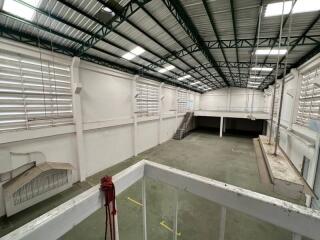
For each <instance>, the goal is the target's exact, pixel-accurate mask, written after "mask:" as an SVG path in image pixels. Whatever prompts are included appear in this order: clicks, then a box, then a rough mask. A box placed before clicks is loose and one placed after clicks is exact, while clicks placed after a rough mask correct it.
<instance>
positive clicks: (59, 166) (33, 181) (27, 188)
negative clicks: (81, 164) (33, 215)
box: [3, 162, 72, 216]
mask: <svg viewBox="0 0 320 240" xmlns="http://www.w3.org/2000/svg"><path fill="white" fill-rule="evenodd" d="M71 186H72V166H71V165H70V164H69V163H54V162H45V163H42V164H39V165H38V166H35V167H33V168H31V169H29V170H28V171H26V172H25V173H23V174H21V175H19V176H17V177H15V178H14V179H12V180H10V181H9V182H7V183H5V184H4V185H3V193H4V199H5V208H6V214H7V216H11V215H13V214H15V213H17V212H20V211H22V210H24V209H26V208H28V207H30V206H32V205H34V204H36V203H38V202H41V201H43V200H45V199H47V198H49V197H51V196H53V195H55V194H57V193H59V192H61V191H64V190H66V189H68V188H69V187H71Z"/></svg>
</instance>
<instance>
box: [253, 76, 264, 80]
mask: <svg viewBox="0 0 320 240" xmlns="http://www.w3.org/2000/svg"><path fill="white" fill-rule="evenodd" d="M250 78H251V79H263V78H264V77H262V76H250Z"/></svg>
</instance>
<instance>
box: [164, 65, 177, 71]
mask: <svg viewBox="0 0 320 240" xmlns="http://www.w3.org/2000/svg"><path fill="white" fill-rule="evenodd" d="M175 68H176V67H175V66H172V65H169V66H166V67H165V69H167V70H169V71H170V70H172V69H175Z"/></svg>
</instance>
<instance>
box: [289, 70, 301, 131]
mask: <svg viewBox="0 0 320 240" xmlns="http://www.w3.org/2000/svg"><path fill="white" fill-rule="evenodd" d="M291 73H292V74H293V76H294V80H293V81H295V82H296V91H295V94H294V96H293V108H292V111H291V116H290V119H289V124H288V128H287V129H288V130H291V129H292V125H293V123H294V120H295V118H296V115H297V112H298V105H299V92H300V87H301V79H300V74H299V72H298V71H297V70H296V69H291Z"/></svg>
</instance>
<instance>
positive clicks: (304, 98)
mask: <svg viewBox="0 0 320 240" xmlns="http://www.w3.org/2000/svg"><path fill="white" fill-rule="evenodd" d="M319 78H320V68H317V69H315V70H313V71H311V72H309V73H307V74H304V75H303V76H302V82H301V91H300V98H299V107H298V113H297V118H296V123H297V124H299V125H301V126H306V125H308V122H309V120H310V119H320V114H319V113H320V87H319V86H317V85H315V84H314V83H313V82H314V81H316V80H317V79H318V80H319Z"/></svg>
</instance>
